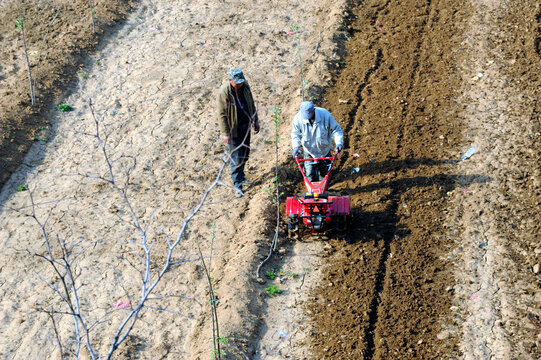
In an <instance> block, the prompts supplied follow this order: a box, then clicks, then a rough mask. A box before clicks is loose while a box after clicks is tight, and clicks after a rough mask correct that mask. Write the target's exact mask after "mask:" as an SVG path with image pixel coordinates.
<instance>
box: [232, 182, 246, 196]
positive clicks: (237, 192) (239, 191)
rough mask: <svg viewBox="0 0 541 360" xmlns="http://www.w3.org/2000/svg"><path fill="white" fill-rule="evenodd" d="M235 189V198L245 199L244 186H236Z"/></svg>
mask: <svg viewBox="0 0 541 360" xmlns="http://www.w3.org/2000/svg"><path fill="white" fill-rule="evenodd" d="M233 189H234V190H235V197H238V198H240V197H243V196H244V193H243V192H242V185H239V186H234V187H233Z"/></svg>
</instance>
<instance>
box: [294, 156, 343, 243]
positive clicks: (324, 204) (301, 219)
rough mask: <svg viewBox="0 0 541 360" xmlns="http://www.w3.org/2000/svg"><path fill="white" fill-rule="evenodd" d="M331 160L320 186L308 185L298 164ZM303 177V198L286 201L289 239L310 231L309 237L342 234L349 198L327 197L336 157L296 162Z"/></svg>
mask: <svg viewBox="0 0 541 360" xmlns="http://www.w3.org/2000/svg"><path fill="white" fill-rule="evenodd" d="M323 160H331V166H330V167H329V171H328V172H327V175H325V177H324V178H323V179H322V180H321V181H319V182H310V181H309V180H308V178H307V177H306V174H305V173H304V170H303V168H302V165H301V163H302V162H304V161H316V162H317V161H323ZM295 161H296V162H297V165H298V166H299V169H300V171H301V173H302V176H303V180H304V186H305V187H306V192H305V193H304V194H302V196H294V197H288V198H287V201H286V217H287V221H288V233H289V237H291V238H295V239H296V238H298V233H299V231H300V230H301V229H303V228H304V229H306V228H309V229H311V232H312V233H321V232H325V231H327V230H330V229H336V230H337V231H338V232H340V233H343V232H345V230H346V226H347V220H348V218H349V216H350V214H351V212H350V207H349V196H339V195H338V196H335V195H329V194H327V187H328V184H329V174H330V173H331V170H332V167H333V165H334V162H335V161H336V155H335V156H333V157H324V158H316V159H299V158H295Z"/></svg>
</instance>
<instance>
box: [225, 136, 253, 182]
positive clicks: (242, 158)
mask: <svg viewBox="0 0 541 360" xmlns="http://www.w3.org/2000/svg"><path fill="white" fill-rule="evenodd" d="M246 131H248V129H246V130H245V131H239V134H242V136H238V137H235V138H231V142H230V143H229V153H230V154H231V160H230V164H231V179H232V180H233V186H235V187H237V188H239V189H242V182H243V181H244V180H246V177H245V175H244V165H246V161H248V157H249V156H250V133H248V136H246ZM245 136H246V139H245ZM235 149H236V150H235Z"/></svg>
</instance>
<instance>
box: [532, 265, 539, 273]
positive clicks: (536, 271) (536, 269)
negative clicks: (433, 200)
mask: <svg viewBox="0 0 541 360" xmlns="http://www.w3.org/2000/svg"><path fill="white" fill-rule="evenodd" d="M538 272H539V263H537V264H535V265H534V266H533V273H534V274H537V273H538Z"/></svg>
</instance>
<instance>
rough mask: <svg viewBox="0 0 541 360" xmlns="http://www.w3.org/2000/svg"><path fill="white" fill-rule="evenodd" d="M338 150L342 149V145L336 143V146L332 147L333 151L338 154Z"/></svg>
mask: <svg viewBox="0 0 541 360" xmlns="http://www.w3.org/2000/svg"><path fill="white" fill-rule="evenodd" d="M340 151H342V145H336V147H335V148H334V153H335V154H338V153H339V152H340Z"/></svg>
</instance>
